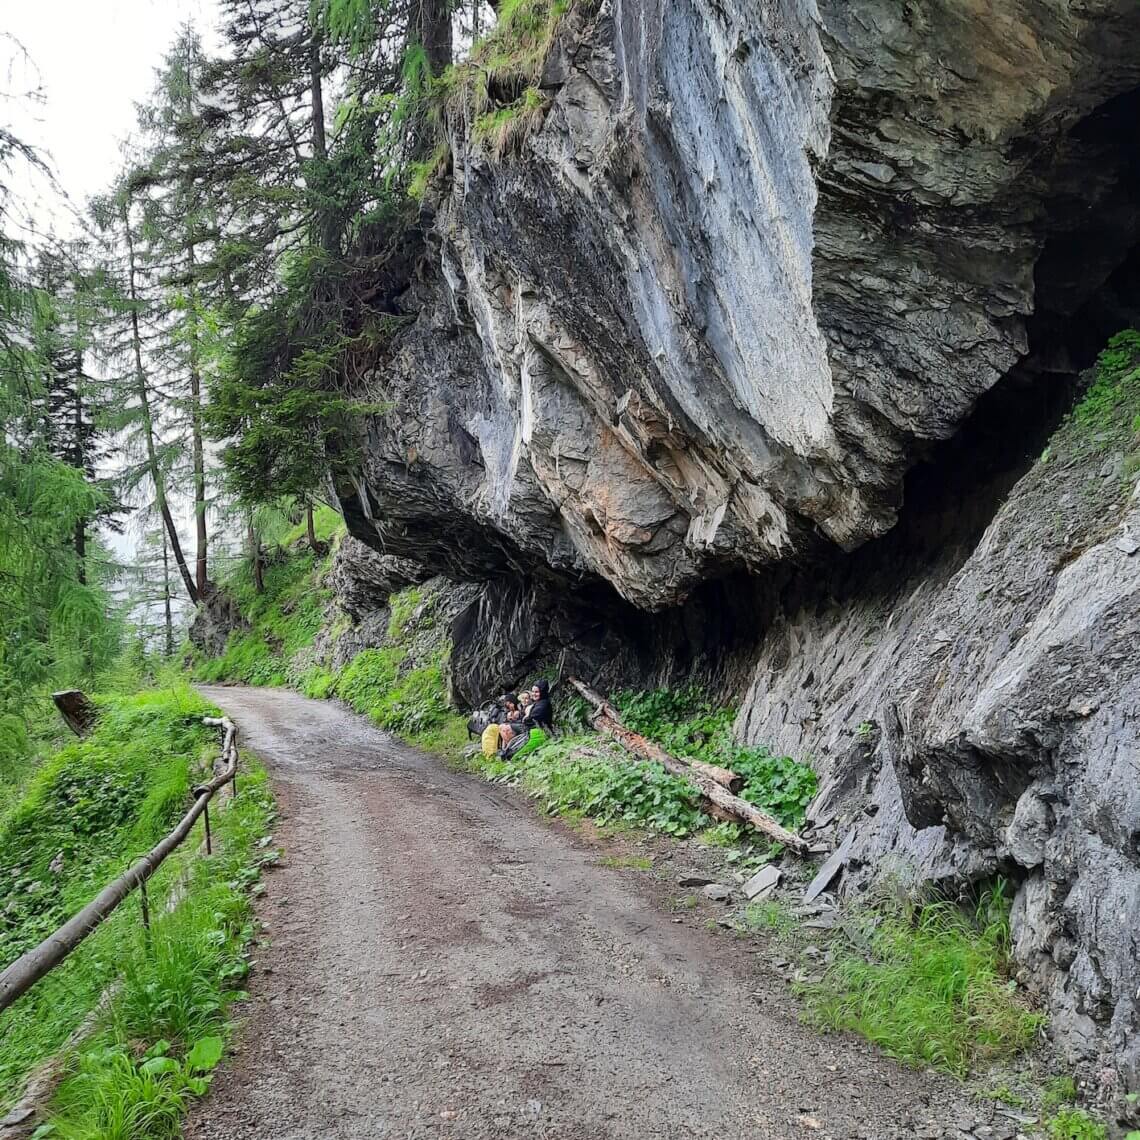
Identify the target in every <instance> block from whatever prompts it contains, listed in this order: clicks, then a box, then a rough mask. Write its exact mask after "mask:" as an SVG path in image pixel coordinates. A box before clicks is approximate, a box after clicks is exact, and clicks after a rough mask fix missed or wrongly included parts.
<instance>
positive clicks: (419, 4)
mask: <svg viewBox="0 0 1140 1140" xmlns="http://www.w3.org/2000/svg"><path fill="white" fill-rule="evenodd" d="M415 15H416V24H417V27H416V28H415V31H416V32H418V33H419V42H420V43H421V44H422V45H423V49H424V53H425V54H426V55H427V61H428V66H429V67H431V73H432V75H434V76H436V77H438V76H440V75H442V74H443V73H444V71H446V70H447V68H448V67H449V66H450V65H451V56H452V46H451V0H416V7H415Z"/></svg>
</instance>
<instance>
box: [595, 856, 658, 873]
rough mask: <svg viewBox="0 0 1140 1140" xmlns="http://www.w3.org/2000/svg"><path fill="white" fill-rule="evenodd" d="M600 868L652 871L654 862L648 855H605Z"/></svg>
mask: <svg viewBox="0 0 1140 1140" xmlns="http://www.w3.org/2000/svg"><path fill="white" fill-rule="evenodd" d="M598 864H599V866H602V867H613V868H615V869H619V870H621V869H624V870H628V871H652V870H653V860H652V859H650V857H649V856H648V855H603V856H602V858H601V859H599V860H598Z"/></svg>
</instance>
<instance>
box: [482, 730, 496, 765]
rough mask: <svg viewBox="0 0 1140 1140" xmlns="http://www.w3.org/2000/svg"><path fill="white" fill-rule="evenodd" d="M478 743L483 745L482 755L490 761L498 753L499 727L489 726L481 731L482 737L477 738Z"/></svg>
mask: <svg viewBox="0 0 1140 1140" xmlns="http://www.w3.org/2000/svg"><path fill="white" fill-rule="evenodd" d="M479 742H480V743H481V744H482V745H483V755H484V756H486V757H487V758H488V759H490V758H491V757H492V756H494V755H495V753H496V752H498V751H499V726H498V725H497V724H489V725H487V727H486V728H485V729H483V735H482V736H481V737H480V738H479Z"/></svg>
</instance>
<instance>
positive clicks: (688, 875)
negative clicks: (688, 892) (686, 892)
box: [677, 871, 716, 887]
mask: <svg viewBox="0 0 1140 1140" xmlns="http://www.w3.org/2000/svg"><path fill="white" fill-rule="evenodd" d="M715 882H716V879H715V878H713V877H712V876H711V875H705V874H702V873H701V872H700V871H686V872H685V873H684V874H683V875H678V876H677V886H679V887H704V886H707V885H708V884H709V883H715Z"/></svg>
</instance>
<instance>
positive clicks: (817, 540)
mask: <svg viewBox="0 0 1140 1140" xmlns="http://www.w3.org/2000/svg"><path fill="white" fill-rule="evenodd" d="M1086 7H1087V6H1081V7H1079V8H1077V7H1074V6H1071V5H1063V4H1058V5H1047V6H1045V8H1044V9H1043V8H1042V6H1041V5H1040V4H1039V3H1038V2H1036V0H1011V2H1010V3H1009V4H1003V5H1001V6H1000V11H999V10H998V7H995V6H992V5H991V6H990V7H989V8H987V9H985V10H984V11H983V12H981V13H980V14H975V16H974V17H972V18H971V19H970V20H966V21H964V20H961V19H960V18H958V14H957V10H956V9H955V8H954V6H953V5H952V4H950V3H948V2H947V0H936V2H934V3H933V4H932V5H931V6H929V11H927V6H923V8H922V11H923V15H922V17H921V18H915V19H911V18H904V17H902V16H900V14H899V8H898V5H897V4H895V3H892V2H889V0H858V2H855V3H850V2H848V0H821V2H820V3H819V4H818V6H816V5H814V4H806V3H803V2H801V0H776V2H774V3H771V4H766V5H761V6H760V7H759V8H757V6H756V5H755V3H754V2H752V0H693V2H691V3H686V4H674V3H669V2H667V0H609V2H607V3H605V4H603V5H602V6H601V7H600V8H599V9H598V11H597V13H596V14H587V13H586V11H585V10H584V9H575V10H574V12H573V13H572V14H571V15H570V16H569V17H568V18H567V20H566V21H564V23H563V25H562V26H561V27H560V30H559V35H558V38H557V44H556V45H555V47H554V49H553V51H552V52H551V54H550V59H549V61H548V66H547V67H546V68H545V69H544V71H543V75H542V84H543V87H544V90H545V91H546V92H548V94H549V100H550V102H549V107H548V109H547V111H546V113H545V116H544V117H543V118H542V119H541V120H536V123H535V130H534V131H533V132H532V133H531V134H530V135H529V137H527V138H525V139H522V140H520V142H519V144H518V150H519V152H520V153H519V154H517V155H512V156H510V157H508V158H504V157H503V156H501V155H499V154H497V153H495V151H494V148H493V147H492V146H490V145H489V144H487V142H486V141H484V140H480V139H478V138H473V137H472V136H471V135H470V133H469V121H470V116H463V115H455V116H451V117H449V119H448V129H449V131H450V134H451V137H450V138H449V140H448V141H449V144H450V147H449V149H450V152H451V155H452V167H453V173H452V178H453V183H452V185H447V184H445V183H441V185H440V186H439V187H437V188H435V189H434V190H433V197H432V199H431V201H430V202H428V203H427V204H426V205H427V210H426V211H425V214H424V216H425V218H429V219H430V222H431V225H430V233H429V234H427V235H426V240H425V241H424V243H423V244H422V246H421V245H417V246H416V247H415V248H414V249H410V250H409V251H408V252H407V256H406V257H405V258H403V259H400V258H394V259H393V263H394V264H397V265H398V264H405V263H406V264H408V265H410V264H413V263H414V264H415V265H416V273H415V275H414V276H413V275H412V274H411V273H405V275H404V277H402V278H401V279H400V280H398V281H395V282H393V283H392V286H393V288H392V290H391V291H392V292H393V294H394V295H399V296H400V304H401V305H402V306H404V307H405V309H406V311H408V312H409V313H411V314H414V319H412V320H410V321H409V322H408V324H407V326H406V327H403V328H402V329H401V330H400V331H399V333H398V334H397V336H396V337H395V340H394V342H393V343H392V344H391V345H390V346H388V348H387V349H386V350H385V352H384V353H383V358H382V360H381V362H380V363H379V364H378V365H377V368H376V371H375V374H374V375H369V376H365V377H364V378H363V380H362V382H361V389H362V391H364V392H366V393H372V392H374V391H378V390H382V391H383V393H384V403H385V404H388V405H393V406H395V407H397V408H398V409H399V414H391V413H390V412H389V411H387V410H385V411H383V412H380V413H377V414H375V415H373V416H371V417H369V420H368V423H367V427H366V440H367V442H366V446H365V450H364V460H363V463H362V468H361V470H360V472H359V473H358V475H357V477H355V478H352V479H345V480H344V481H343V482H342V484H341V485H340V486H338V488H337V493H338V495H339V498H340V501H341V505H342V507H343V509H344V511H345V515H346V518H347V520H348V525H349V530H350V532H351V533H352V534H353V535H354V536H356V537H357V538H359V539H361V540H363V541H365V542H366V543H367V544H368V545H370V546H372V547H373V548H374V549H375V550H376V551H377V552H378V553H380V554H382V555H384V556H396V557H399V558H406V559H412V560H414V561H416V562H417V563H419V564H421V565H422V566H424V567H426V568H428V569H429V570H430V571H431V572H432V573H438V574H446V575H449V576H452V577H456V578H460V579H468V580H470V579H475V578H486V577H488V576H491V575H494V574H497V573H503V572H511V573H516V572H519V571H522V572H534V573H539V574H547V573H549V572H550V571H553V572H554V573H555V574H557V575H560V576H562V577H563V579H564V580H566V581H572V582H575V583H577V582H581V581H583V580H590V581H593V582H595V583H597V582H599V581H606V582H608V583H610V584H611V585H612V586H613V587H614V588H615V589H616V591H617V592H618V593H619V594H620V595H621V596H622V597H624V598H626V599H628V600H630V601H632V602H634V603H635V604H637V605H638V606H639V607H642V608H644V609H649V610H655V609H660V608H661V607H664V606H668V605H674V604H676V603H678V602H679V601H681V600H682V599H683V598H685V597H686V596H687V595H688V594H689V593H690V592H691V591H692V590H693V588H694V587H695V586H697V585H698V584H699V583H700V582H701V581H703V580H704V579H706V578H709V577H711V576H717V575H722V574H723V573H724V572H725V571H726V570H729V569H749V570H764V569H766V568H768V567H770V566H772V565H773V564H779V563H787V562H788V561H789V560H799V559H802V558H804V557H807V556H811V555H813V554H815V553H818V551H819V550H820V548H821V546H830V547H831V548H832V549H842V550H851V549H853V548H855V547H856V546H858V545H860V544H861V543H864V542H866V541H867V540H868V539H871V538H874V537H876V536H879V535H882V534H883V533H885V532H886V531H887V530H888V529H890V527H891V526H892V525H893V524H894V522H895V519H896V517H897V510H898V506H899V502H900V487H901V481H902V479H903V476H904V474H905V472H906V469H907V467H908V466H909V465H910V464H911V463H912V462H913V461H914V460H915V459H916V458H917V457H919V456H920V455H922V454H924V453H925V451H926V450H927V448H928V446H929V443H930V441H933V440H938V439H944V438H946V437H947V436H949V435H951V434H952V433H953V432H954V431H955V429H956V428H957V427H958V426H959V425H960V424H961V423H962V421H963V420H964V419H965V417H967V416H968V415H969V414H970V412H971V411H972V410H973V409H974V407H975V405H976V404H977V401H978V399H979V397H980V396H982V395H983V394H984V393H986V392H987V391H989V390H990V389H991V388H992V387H993V386H994V385H995V384H996V383H997V382H998V381H999V380H1000V379H1001V378H1002V377H1003V376H1005V375H1006V374H1008V373H1009V372H1010V370H1011V369H1012V368H1013V367H1014V366H1015V365H1017V364H1018V363H1019V362H1020V361H1021V360H1022V359H1023V358H1024V357H1025V356H1026V355H1027V353H1028V349H1029V344H1028V333H1027V328H1026V315H1027V314H1029V313H1035V314H1037V315H1038V317H1039V318H1041V319H1048V318H1049V315H1050V314H1055V313H1064V314H1068V313H1072V312H1075V311H1077V309H1079V307H1080V305H1081V304H1082V303H1083V302H1084V301H1086V300H1087V299H1088V298H1089V297H1090V296H1091V295H1092V294H1093V292H1094V291H1095V290H1097V289H1099V288H1100V287H1101V285H1102V284H1103V282H1104V281H1105V280H1106V278H1107V277H1108V276H1109V273H1110V272H1111V269H1112V268H1113V267H1114V266H1115V265H1117V264H1119V263H1120V262H1121V261H1122V260H1123V259H1124V257H1125V256H1126V255H1127V252H1128V243H1127V241H1122V240H1117V241H1115V242H1113V241H1111V240H1106V231H1107V232H1108V236H1111V234H1112V227H1114V226H1115V227H1117V228H1119V227H1121V226H1127V225H1129V224H1131V222H1130V221H1128V220H1125V221H1123V222H1122V221H1121V219H1122V218H1124V219H1129V218H1130V215H1129V214H1128V211H1129V209H1130V208H1133V203H1132V202H1131V200H1130V199H1129V197H1128V195H1127V191H1126V186H1127V182H1126V179H1124V178H1123V177H1120V176H1119V170H1118V167H1122V166H1123V164H1124V163H1125V162H1127V161H1128V157H1127V155H1126V154H1125V153H1124V152H1125V151H1126V149H1127V148H1125V147H1121V148H1120V151H1119V153H1118V152H1117V151H1116V150H1113V149H1111V148H1106V147H1104V146H1102V145H1100V144H1099V143H1096V144H1092V143H1084V142H1083V141H1082V138H1081V136H1079V135H1078V134H1075V133H1074V134H1067V133H1066V132H1068V130H1069V128H1070V127H1071V126H1072V125H1073V124H1075V123H1077V122H1078V121H1079V120H1080V119H1081V118H1082V116H1084V115H1085V114H1087V113H1089V112H1091V111H1092V110H1094V109H1095V108H1097V107H1098V106H1100V105H1102V104H1104V103H1107V102H1108V101H1109V100H1111V99H1112V98H1114V97H1115V96H1117V95H1121V94H1122V93H1124V92H1126V91H1129V90H1130V89H1131V88H1132V87H1133V86H1134V85H1135V84H1136V81H1137V75H1136V53H1135V52H1134V50H1133V46H1134V37H1135V36H1136V35H1137V33H1138V32H1140V13H1138V12H1137V10H1136V6H1135V5H1134V4H1132V3H1131V0H1101V2H1100V3H1098V4H1097V5H1096V6H1094V7H1093V8H1091V9H1090V10H1089V11H1087V12H1086ZM741 29H747V45H746V46H747V48H748V50H747V51H744V52H742V51H740V50H738V49H739V48H740V46H741V43H742V41H741V39H740V37H741V34H742V33H741ZM1109 29H1110V30H1111V33H1110V32H1109ZM995 45H996V47H995ZM946 59H954V60H956V61H959V63H958V66H960V67H961V68H963V69H964V70H965V72H966V74H967V75H968V76H969V78H968V79H964V78H963V76H962V75H959V74H957V72H954V73H951V72H949V71H948V70H947V68H946V66H945V63H944V61H945V60H946ZM932 76H938V77H940V78H939V79H938V80H937V82H934V81H933V80H932V79H931V77H932ZM1042 92H1048V96H1047V101H1046V96H1045V95H1043V94H1042ZM714 107H722V108H731V113H729V112H726V113H724V114H719V113H718V114H712V113H710V108H714ZM1046 109H1047V113H1046ZM1026 153H1033V154H1034V155H1035V156H1036V158H1035V166H1034V170H1035V171H1039V172H1040V174H1039V175H1035V176H1034V177H1027V176H1026V168H1025V162H1024V158H1023V155H1024V154H1026ZM1094 168H1095V169H1096V171H1097V173H1098V177H1096V178H1090V177H1089V175H1088V172H1089V170H1090V169H1094ZM453 186H454V187H459V188H461V192H452V190H453ZM1066 194H1068V195H1070V196H1072V197H1074V198H1075V197H1079V199H1080V200H1081V202H1082V204H1083V205H1084V206H1085V207H1086V209H1085V210H1083V211H1082V217H1083V218H1084V219H1085V221H1084V222H1083V225H1084V226H1085V227H1086V228H1087V230H1088V237H1089V240H1088V241H1087V242H1085V243H1084V244H1083V245H1082V246H1081V248H1082V256H1081V257H1072V258H1069V259H1067V260H1064V259H1062V260H1061V261H1060V262H1059V264H1058V265H1057V266H1053V265H1051V264H1045V265H1044V266H1043V268H1041V270H1040V272H1037V270H1038V268H1039V262H1040V255H1041V249H1042V244H1043V242H1045V241H1047V239H1048V238H1049V236H1050V235H1051V234H1052V233H1054V232H1059V233H1062V234H1063V236H1064V240H1065V241H1066V242H1068V243H1069V245H1074V246H1075V245H1077V244H1078V240H1079V237H1080V236H1081V235H1080V234H1078V233H1074V232H1072V230H1071V227H1072V225H1073V224H1074V223H1073V222H1072V220H1071V218H1070V216H1069V214H1068V213H1067V212H1064V211H1059V212H1057V216H1056V217H1054V216H1053V212H1052V211H1054V209H1055V207H1054V203H1055V202H1056V201H1059V200H1061V199H1063V198H1064V196H1065V195H1066ZM1027 218H1033V219H1035V222H1034V224H1033V225H1027V224H1026V219H1027ZM508 219H509V224H507V222H506V220H508ZM410 240H414V239H410ZM1094 251H1095V255H1094Z"/></svg>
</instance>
